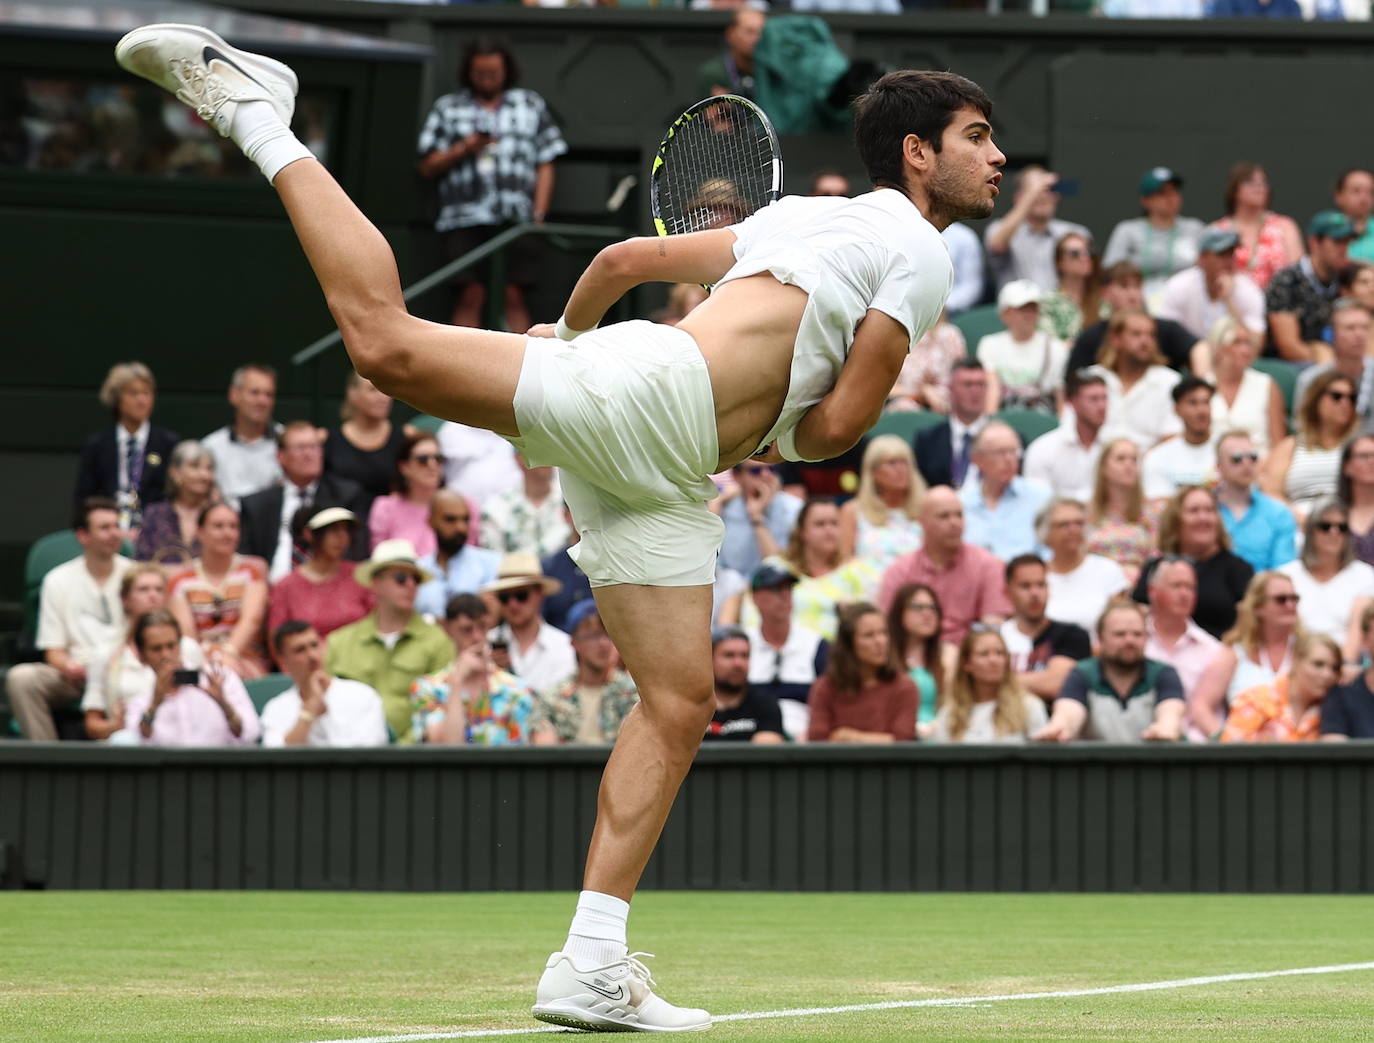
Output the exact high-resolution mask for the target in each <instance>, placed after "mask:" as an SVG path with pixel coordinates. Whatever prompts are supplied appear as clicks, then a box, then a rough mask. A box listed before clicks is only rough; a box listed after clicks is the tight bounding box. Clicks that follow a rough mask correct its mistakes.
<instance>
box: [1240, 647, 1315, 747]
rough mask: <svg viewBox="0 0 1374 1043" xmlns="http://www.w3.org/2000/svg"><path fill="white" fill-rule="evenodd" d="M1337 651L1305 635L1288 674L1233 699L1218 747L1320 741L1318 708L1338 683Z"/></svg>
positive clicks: (1249, 689) (1294, 653)
mask: <svg viewBox="0 0 1374 1043" xmlns="http://www.w3.org/2000/svg"><path fill="white" fill-rule="evenodd" d="M1340 673H1341V650H1340V648H1339V647H1338V646H1337V645H1336V642H1335V641H1332V640H1331V639H1330V638H1329V637H1327V636H1326V635H1324V634H1307V635H1305V636H1304V637H1303V639H1302V640H1301V641H1299V642H1298V646H1297V648H1296V649H1294V651H1293V669H1292V671H1291V672H1290V673H1286V674H1284V675H1283V676H1281V677H1277V678H1275V679H1274V680H1273V681H1271V682H1268V683H1266V684H1262V685H1258V686H1256V687H1254V688H1248V689H1246V690H1245V691H1243V692H1241V693H1240V694H1239V695H1238V696H1236V700H1235V702H1234V703H1232V704H1231V712H1230V714H1229V715H1228V716H1227V718H1226V728H1225V730H1224V731H1223V732H1222V733H1221V741H1222V742H1312V741H1314V740H1316V739H1317V738H1319V737H1320V736H1321V720H1322V703H1323V702H1324V701H1325V699H1326V695H1327V693H1328V692H1329V691H1331V689H1332V687H1333V686H1334V685H1335V684H1336V682H1337V681H1338V680H1339V679H1340Z"/></svg>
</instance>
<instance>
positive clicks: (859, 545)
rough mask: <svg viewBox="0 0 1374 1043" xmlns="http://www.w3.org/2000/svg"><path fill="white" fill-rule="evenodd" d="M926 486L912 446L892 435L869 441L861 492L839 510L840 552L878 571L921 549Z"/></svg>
mask: <svg viewBox="0 0 1374 1043" xmlns="http://www.w3.org/2000/svg"><path fill="white" fill-rule="evenodd" d="M925 492H926V483H925V482H924V481H922V480H921V475H920V472H918V471H917V470H916V457H915V456H914V455H913V454H912V452H911V446H909V445H907V443H906V442H905V441H904V440H902V439H901V438H898V437H897V436H896V435H878V436H877V437H876V438H871V439H869V441H868V447H867V448H866V449H865V450H864V462H863V468H862V470H861V471H860V472H859V491H858V492H857V493H856V494H855V495H854V498H853V499H852V500H849V501H848V502H846V503H845V504H844V506H842V507H841V508H840V553H841V554H843V555H844V557H845V559H846V560H847V559H849V558H854V557H859V558H863V559H864V560H865V561H868V562H871V563H872V565H873V566H874V567H875V568H877V569H880V570H881V569H885V568H887V566H888V565H890V564H891V563H892V562H893V560H894V559H896V558H897V557H899V556H900V555H902V554H905V553H906V552H907V551H909V550H915V549H916V548H917V547H919V546H920V545H921V522H920V517H921V499H922V498H923V497H924V496H925Z"/></svg>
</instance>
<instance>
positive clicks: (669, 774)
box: [533, 584, 715, 1032]
mask: <svg viewBox="0 0 1374 1043" xmlns="http://www.w3.org/2000/svg"><path fill="white" fill-rule="evenodd" d="M594 593H595V595H596V603H597V608H598V610H599V611H600V614H601V619H602V622H603V623H604V624H605V626H606V631H607V633H608V634H610V636H611V639H612V640H613V641H614V642H615V646H616V649H617V650H618V651H619V652H620V656H621V658H622V660H624V663H625V666H626V667H627V668H628V669H629V671H630V676H631V677H633V678H634V681H635V686H636V688H638V690H639V705H638V706H636V707H635V709H634V710H633V711H632V712H631V713H630V715H629V716H628V717H627V718H626V719H625V722H624V724H623V725H622V726H621V729H620V735H619V736H618V738H617V739H616V744H615V749H614V750H612V751H611V757H610V760H609V761H608V762H607V764H606V771H605V774H604V775H603V776H602V779H601V791H600V794H599V795H598V798H597V812H596V828H595V830H594V832H593V833H592V843H591V848H590V850H589V851H588V853H587V865H586V870H585V872H584V874H583V880H584V883H583V887H584V890H583V892H582V894H581V896H580V897H579V899H578V906H577V912H576V914H575V915H574V917H573V922H572V926H571V928H570V929H569V933H568V940H567V941H566V942H565V943H564V945H563V949H562V951H560V952H556V953H554V954H553V955H552V956H551V957H550V958H549V962H548V965H547V967H546V968H545V971H544V975H543V977H542V978H540V981H539V987H538V990H537V993H536V1003H535V1006H534V1008H533V1012H534V1015H535V1017H537V1018H540V1019H541V1020H544V1021H549V1022H553V1023H554V1024H559V1025H568V1026H571V1027H575V1028H589V1029H598V1028H602V1029H604V1028H620V1029H630V1030H641V1031H653V1032H673V1031H678V1032H681V1031H690V1030H696V1029H704V1028H707V1027H709V1026H710V1024H711V1020H710V1015H708V1014H707V1013H706V1011H704V1010H696V1009H692V1008H683V1007H675V1006H673V1005H672V1004H670V1003H668V1002H666V1001H665V1000H663V999H662V998H661V997H659V996H656V995H655V994H654V993H653V991H652V988H651V986H652V984H653V982H652V979H650V978H649V976H648V971H647V969H646V968H645V967H644V965H643V964H642V963H640V961H639V960H637V959H635V958H634V957H633V956H632V955H630V954H629V953H627V946H626V942H625V932H626V921H627V919H628V916H629V899H630V897H631V895H633V894H634V890H635V887H636V886H637V885H638V884H639V878H640V875H641V874H642V873H643V872H644V866H645V864H646V863H647V862H648V861H649V855H650V854H651V853H652V852H653V849H654V845H655V844H656V843H657V842H658V837H659V834H660V833H661V832H662V831H663V824H664V822H665V821H666V820H667V818H668V812H669V810H670V809H671V808H672V806H673V800H674V798H676V796H677V791H678V789H679V788H680V787H681V785H682V780H683V779H684V778H685V777H686V775H687V771H688V769H689V768H690V767H691V764H692V758H693V756H694V755H695V754H696V751H697V747H698V746H699V745H700V744H701V737H702V736H703V735H704V734H705V732H706V726H707V724H708V723H709V722H710V720H711V713H712V710H713V709H714V706H715V703H714V700H713V695H712V681H711V666H710V663H711V646H710V625H711V588H710V587H705V586H695V587H651V586H638V585H630V584H622V585H617V586H609V587H598V588H596V589H595V591H594ZM666 635H672V639H671V640H665V636H666Z"/></svg>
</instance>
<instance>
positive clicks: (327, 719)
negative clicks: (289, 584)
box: [262, 619, 387, 747]
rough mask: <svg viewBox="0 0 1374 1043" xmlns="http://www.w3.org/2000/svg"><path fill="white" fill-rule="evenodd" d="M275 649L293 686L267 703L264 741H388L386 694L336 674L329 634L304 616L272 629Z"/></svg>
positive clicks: (307, 743)
mask: <svg viewBox="0 0 1374 1043" xmlns="http://www.w3.org/2000/svg"><path fill="white" fill-rule="evenodd" d="M272 653H273V654H274V655H275V656H276V657H277V662H279V663H280V664H281V667H282V670H283V672H285V673H287V674H290V675H291V681H292V684H291V687H290V688H288V689H287V690H286V691H284V692H282V693H281V694H280V695H277V696H274V697H273V698H272V699H270V700H269V701H268V703H267V705H266V706H264V707H263V708H262V744H263V745H264V746H332V747H345V746H385V745H386V744H387V735H386V713H385V712H384V711H383V709H382V697H381V696H379V695H378V694H377V693H376V692H375V691H373V690H372V689H371V688H369V687H368V686H367V685H365V684H361V683H359V682H358V681H347V680H345V679H343V678H341V677H330V676H329V674H328V673H327V672H326V671H325V669H324V640H323V638H322V637H321V636H320V633H319V631H317V630H316V629H315V628H314V627H312V626H311V625H310V624H309V623H307V622H306V621H305V620H303V619H288V620H287V621H286V622H285V623H282V624H281V625H280V626H278V627H274V628H273V630H272Z"/></svg>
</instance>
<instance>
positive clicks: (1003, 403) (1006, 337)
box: [977, 279, 1068, 413]
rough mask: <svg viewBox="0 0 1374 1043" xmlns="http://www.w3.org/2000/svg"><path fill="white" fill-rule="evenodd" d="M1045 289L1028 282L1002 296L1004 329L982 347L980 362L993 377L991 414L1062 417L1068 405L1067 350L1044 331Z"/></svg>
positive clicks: (1011, 285)
mask: <svg viewBox="0 0 1374 1043" xmlns="http://www.w3.org/2000/svg"><path fill="white" fill-rule="evenodd" d="M1040 297H1041V290H1040V287H1038V286H1036V285H1035V283H1033V282H1030V281H1029V280H1026V279H1018V280H1016V281H1015V282H1010V283H1007V285H1006V286H1004V287H1002V290H1001V292H1000V293H998V294H997V314H998V315H1000V316H1001V317H1002V324H1003V325H1004V326H1006V329H1005V330H1002V331H1000V332H998V333H989V334H987V336H985V337H984V338H983V339H982V340H980V341H979V342H978V349H977V355H978V361H979V362H981V363H982V364H983V368H984V369H985V370H987V372H988V377H989V380H988V404H987V411H988V412H989V413H995V412H997V410H999V409H1038V410H1040V411H1041V412H1045V413H1057V412H1058V411H1059V407H1060V405H1062V403H1063V397H1064V395H1063V385H1064V361H1065V359H1067V358H1068V347H1067V346H1066V345H1065V344H1064V342H1063V341H1062V340H1059V339H1058V338H1057V337H1053V336H1051V335H1050V334H1048V333H1046V332H1044V331H1043V330H1041V329H1039V325H1040Z"/></svg>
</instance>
